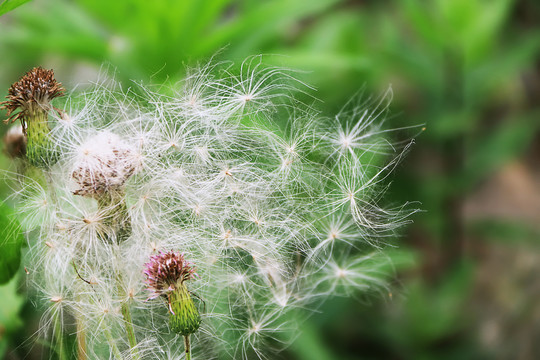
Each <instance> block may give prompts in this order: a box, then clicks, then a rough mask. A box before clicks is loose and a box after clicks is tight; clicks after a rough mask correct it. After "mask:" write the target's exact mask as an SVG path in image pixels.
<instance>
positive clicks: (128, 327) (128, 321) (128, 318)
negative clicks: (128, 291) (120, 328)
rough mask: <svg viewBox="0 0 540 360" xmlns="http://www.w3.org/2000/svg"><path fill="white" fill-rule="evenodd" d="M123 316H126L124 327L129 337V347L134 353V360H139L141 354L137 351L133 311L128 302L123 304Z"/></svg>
mask: <svg viewBox="0 0 540 360" xmlns="http://www.w3.org/2000/svg"><path fill="white" fill-rule="evenodd" d="M122 315H123V316H124V326H125V327H126V333H127V336H128V341H129V346H130V347H131V351H132V352H133V357H134V359H139V352H138V350H137V349H136V346H137V339H136V338H135V330H134V329H133V321H132V320H131V310H130V309H129V303H128V301H124V302H123V303H122Z"/></svg>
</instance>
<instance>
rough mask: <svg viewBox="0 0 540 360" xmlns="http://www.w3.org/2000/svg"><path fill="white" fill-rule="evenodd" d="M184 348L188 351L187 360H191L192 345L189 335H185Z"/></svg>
mask: <svg viewBox="0 0 540 360" xmlns="http://www.w3.org/2000/svg"><path fill="white" fill-rule="evenodd" d="M184 348H185V349H186V360H191V343H190V341H189V335H184Z"/></svg>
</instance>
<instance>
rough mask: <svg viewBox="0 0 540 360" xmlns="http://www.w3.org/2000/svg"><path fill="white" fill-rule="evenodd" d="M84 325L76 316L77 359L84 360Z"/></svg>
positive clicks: (86, 356)
mask: <svg viewBox="0 0 540 360" xmlns="http://www.w3.org/2000/svg"><path fill="white" fill-rule="evenodd" d="M83 328H84V325H83V324H82V321H81V319H80V318H79V317H78V318H77V359H78V360H86V359H88V355H87V352H86V331H84V330H83Z"/></svg>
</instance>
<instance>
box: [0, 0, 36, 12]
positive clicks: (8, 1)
mask: <svg viewBox="0 0 540 360" xmlns="http://www.w3.org/2000/svg"><path fill="white" fill-rule="evenodd" d="M29 1H30V0H5V1H4V2H3V3H1V4H0V16H2V15H4V14H5V13H7V12H10V11H11V10H13V9H15V8H17V7H19V6H21V5H22V4H24V3H27V2H29Z"/></svg>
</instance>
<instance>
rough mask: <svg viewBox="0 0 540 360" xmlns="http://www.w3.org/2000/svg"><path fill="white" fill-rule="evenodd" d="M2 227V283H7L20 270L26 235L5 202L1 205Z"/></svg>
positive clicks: (0, 225)
mask: <svg viewBox="0 0 540 360" xmlns="http://www.w3.org/2000/svg"><path fill="white" fill-rule="evenodd" d="M0 228H1V229H2V234H1V237H0V284H5V283H7V282H8V281H9V280H10V279H11V278H13V276H15V274H16V273H17V271H18V270H19V266H20V263H21V248H22V247H23V245H24V236H23V234H22V230H21V226H20V224H19V222H18V221H17V219H16V218H15V216H14V214H13V211H12V210H11V209H10V208H9V207H8V206H7V205H6V204H3V203H2V204H1V205H0Z"/></svg>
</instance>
